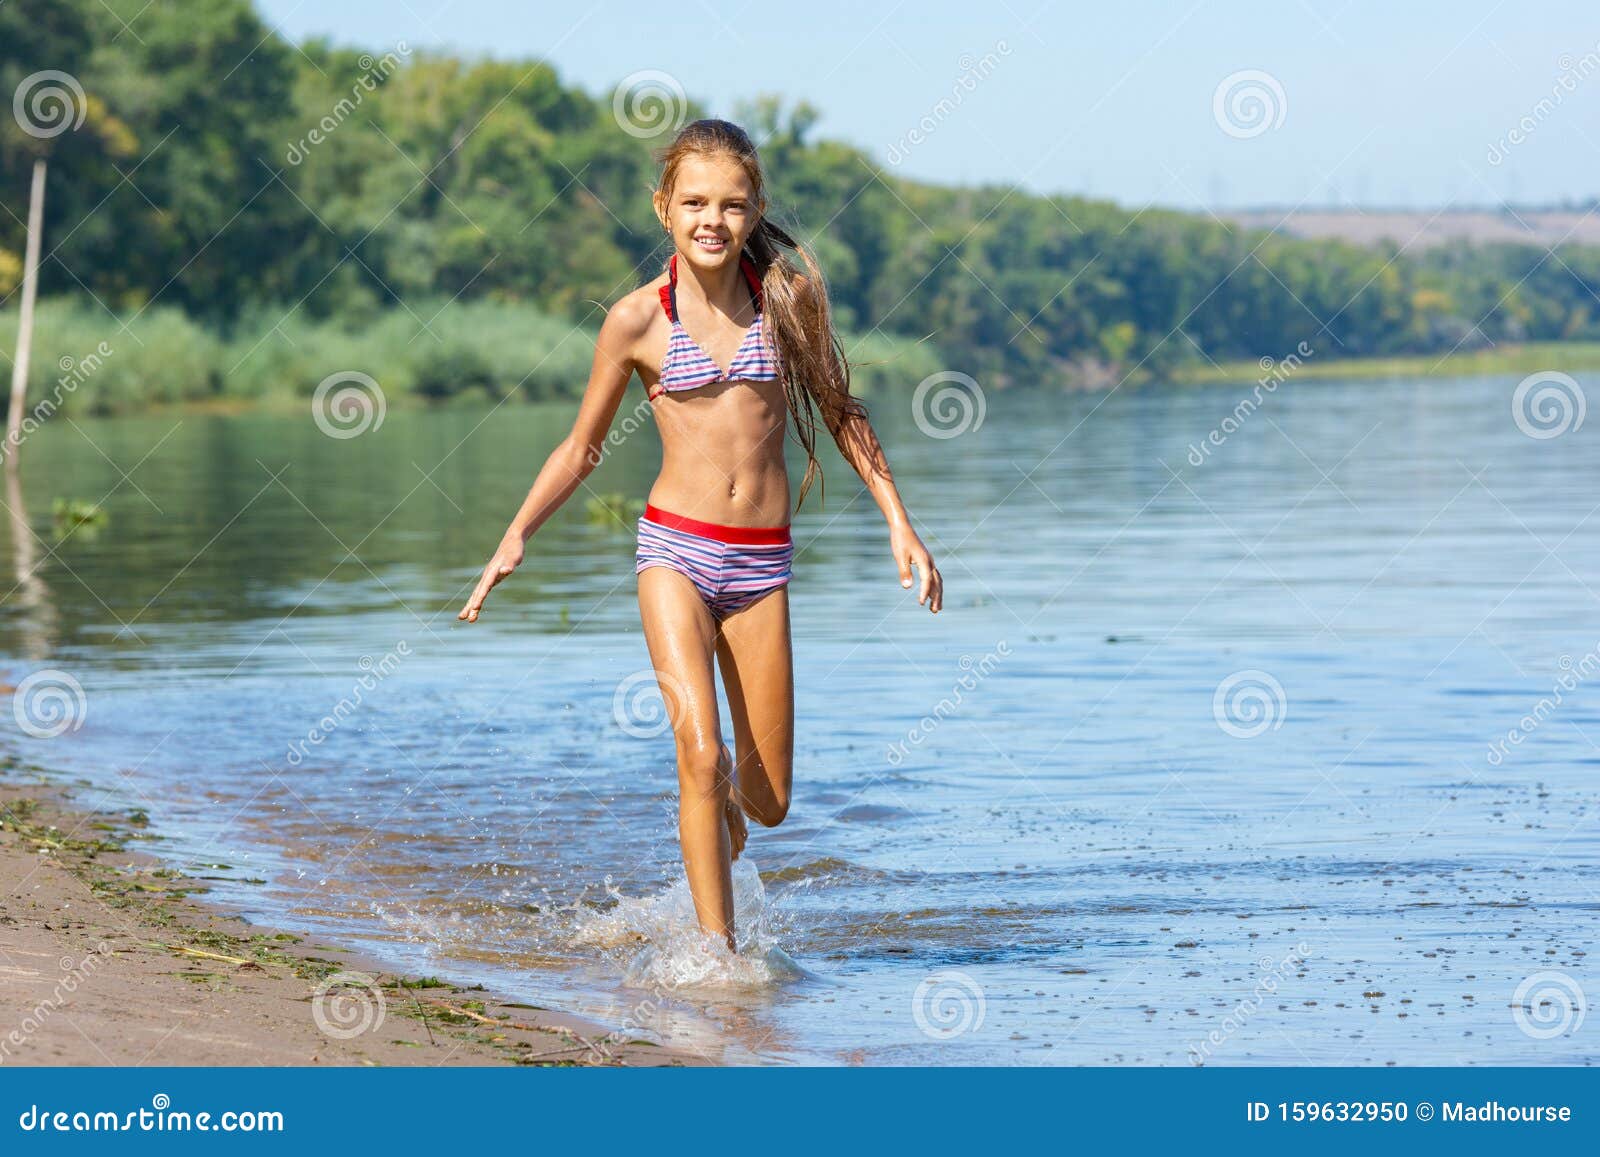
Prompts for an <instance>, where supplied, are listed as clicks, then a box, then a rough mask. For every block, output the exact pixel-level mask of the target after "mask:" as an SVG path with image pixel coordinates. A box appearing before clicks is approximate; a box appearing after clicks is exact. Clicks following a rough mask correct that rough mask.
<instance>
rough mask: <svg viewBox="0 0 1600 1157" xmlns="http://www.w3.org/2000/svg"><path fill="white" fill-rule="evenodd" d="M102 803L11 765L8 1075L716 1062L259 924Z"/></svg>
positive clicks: (2, 850)
mask: <svg viewBox="0 0 1600 1157" xmlns="http://www.w3.org/2000/svg"><path fill="white" fill-rule="evenodd" d="M91 794H92V793H91V792H89V791H87V790H83V791H80V790H78V789H75V788H73V787H71V786H67V785H61V784H56V783H52V782H49V781H48V780H46V779H45V778H44V777H42V776H40V775H39V774H38V773H36V772H32V771H28V770H24V769H21V768H19V767H18V765H17V764H16V763H15V762H14V761H12V760H4V761H0V1065H130V1066H147V1065H452V1066H454V1065H518V1064H521V1065H552V1066H554V1065H560V1066H574V1065H607V1066H638V1065H642V1066H663V1065H665V1066H677V1065H698V1064H704V1063H705V1062H704V1061H703V1060H702V1059H701V1058H699V1057H697V1056H695V1055H694V1054H692V1053H687V1052H680V1051H675V1050H672V1049H668V1048H663V1047H659V1046H656V1045H653V1044H650V1043H648V1042H645V1041H642V1040H638V1039H634V1038H633V1037H632V1036H630V1035H628V1034H615V1035H613V1034H611V1033H609V1031H608V1030H607V1028H606V1027H604V1026H601V1025H598V1024H594V1023H592V1022H589V1021H586V1020H584V1019H582V1018H579V1017H575V1016H571V1015H569V1014H565V1013H562V1012H560V1011H558V1010H553V1009H546V1008H538V1007H534V1006H531V1005H527V1004H518V1003H512V1002H508V1001H505V1000H500V999H497V998H496V996H495V994H493V993H491V992H488V991H486V990H484V989H483V988H482V987H481V986H474V987H464V986H461V985H459V984H455V983H451V982H450V980H449V978H440V977H434V976H429V977H419V976H402V975H398V974H396V973H395V972H393V971H392V970H388V969H385V968H384V967H383V966H382V965H381V964H380V963H378V962H376V961H373V960H371V959H368V958H366V957H363V956H362V955H361V954H359V953H355V952H351V951H349V950H347V949H343V948H340V947H337V946H334V945H329V944H327V943H313V942H311V941H309V940H307V939H305V938H304V937H302V936H301V935H299V934H297V933H295V932H294V931H292V930H283V929H277V928H266V927H262V926H259V925H255V924H251V923H249V922H248V921H246V920H244V919H242V918H241V917H240V916H238V915H237V914H235V913H232V912H230V911H227V910H224V909H223V908H222V907H220V906H218V905H216V904H213V903H210V902H209V901H207V900H205V899H203V898H202V895H203V893H204V891H205V888H206V885H205V883H204V881H203V880H198V879H194V878H191V877H186V876H184V875H182V874H180V873H178V872H176V871H174V870H173V869H170V868H167V867H164V866H163V864H162V863H161V861H160V860H159V859H158V858H156V857H155V856H153V855H151V854H149V853H148V852H146V851H144V850H142V849H140V848H138V847H137V844H138V842H139V841H140V840H141V839H143V840H148V839H150V838H151V837H152V835H153V833H150V832H149V831H148V830H147V828H146V825H145V820H144V817H143V816H142V814H140V813H138V812H131V813H129V812H120V813H119V812H103V811H97V810H94V809H93V808H91V807H89V806H88V805H87V804H86V803H85V802H84V800H85V799H86V798H87V797H89V796H90V795H91Z"/></svg>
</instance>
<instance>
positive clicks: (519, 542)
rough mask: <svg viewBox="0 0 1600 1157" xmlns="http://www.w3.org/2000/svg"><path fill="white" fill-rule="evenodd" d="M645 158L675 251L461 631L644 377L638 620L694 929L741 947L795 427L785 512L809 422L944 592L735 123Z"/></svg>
mask: <svg viewBox="0 0 1600 1157" xmlns="http://www.w3.org/2000/svg"><path fill="white" fill-rule="evenodd" d="M658 159H659V160H660V162H661V164H662V172H661V179H660V183H659V186H658V187H657V189H656V190H655V192H654V195H653V198H652V199H653V202H654V205H655V210H656V216H657V218H658V219H659V220H660V221H661V225H662V228H663V229H665V230H666V232H667V234H668V235H669V236H670V237H671V239H672V246H673V253H672V256H671V257H670V259H669V260H668V261H667V265H666V268H665V269H664V270H663V272H662V273H661V274H660V275H659V276H658V277H656V278H655V279H654V280H653V281H651V282H650V283H648V284H647V285H644V286H642V287H641V288H639V289H636V290H634V291H632V292H631V293H628V294H627V295H625V296H624V297H622V298H621V299H620V300H618V301H617V303H616V304H615V305H614V306H613V307H612V308H611V309H610V310H609V311H608V312H607V314H606V319H605V322H604V323H603V324H602V325H601V327H600V335H599V338H598V340H597V342H596V346H595V355H594V366H593V369H592V370H591V372H590V375H589V384H588V387H587V389H586V391H585V393H584V396H583V401H582V403H581V405H580V406H579V409H578V415H577V418H576V419H575V421H574V422H573V426H572V432H571V433H570V434H568V435H567V437H566V439H565V440H564V441H563V442H562V443H561V444H560V445H558V446H557V447H556V448H555V450H554V451H552V452H551V454H550V456H549V458H548V459H547V460H546V462H545V464H544V467H543V469H541V470H540V472H539V476H538V478H537V479H536V480H535V481H534V483H533V487H532V489H530V490H529V491H528V496H527V498H526V499H525V500H524V501H523V503H522V506H521V508H520V509H519V510H518V511H517V513H516V516H515V517H514V518H513V519H512V520H511V525H510V527H509V528H508V529H507V530H506V533H505V537H504V538H503V539H502V540H501V542H500V546H499V548H498V549H497V550H496V551H495V553H494V557H493V558H491V559H490V560H489V563H488V565H487V566H486V567H484V571H483V577H482V578H480V579H479V580H478V583H477V586H476V587H475V588H474V590H473V592H472V596H471V597H470V598H469V599H468V600H467V603H466V605H465V606H464V607H462V609H461V612H460V614H459V615H458V616H457V618H459V619H465V620H466V621H467V622H476V621H477V618H478V613H479V611H480V610H481V608H482V606H483V601H484V599H485V598H486V597H487V595H488V594H489V592H490V591H491V590H492V589H493V588H494V587H495V586H496V585H497V584H499V583H500V582H501V581H502V580H503V579H505V577H506V576H507V575H509V574H510V573H511V572H512V571H514V570H515V569H516V568H517V566H519V565H520V564H521V562H522V559H523V545H524V543H525V542H526V541H527V539H528V538H529V537H530V536H531V535H532V534H533V533H534V532H535V531H536V530H538V529H539V527H540V526H541V525H543V524H544V522H545V520H546V519H548V518H549V517H550V516H551V515H553V514H554V513H555V512H556V510H557V509H558V508H559V507H560V506H561V504H562V503H563V502H565V501H566V500H567V498H568V497H570V496H571V495H572V493H573V492H574V491H575V490H576V489H577V488H578V486H579V485H581V484H582V483H583V481H584V479H585V478H587V477H588V475H589V474H590V472H591V471H593V470H594V468H595V466H596V465H598V463H599V461H600V458H601V453H602V447H603V445H604V443H605V441H606V436H607V433H608V431H609V430H610V428H611V423H612V419H613V418H614V417H615V416H616V413H617V409H618V407H619V406H620V405H621V404H622V401H623V397H624V395H625V394H626V392H627V388H628V383H629V382H630V381H631V379H632V376H633V375H634V374H635V373H637V374H638V375H639V378H640V380H641V381H642V382H643V384H644V389H645V394H646V396H647V397H648V398H649V399H650V404H651V406H652V408H653V410H654V416H655V422H656V426H657V428H658V429H659V430H660V434H661V444H662V464H661V474H660V476H659V477H657V479H656V481H655V485H654V486H652V487H651V489H650V493H649V496H648V498H647V505H646V507H645V513H644V516H643V517H642V518H641V519H640V520H639V524H638V551H637V556H636V562H635V572H636V573H637V575H638V585H639V614H640V617H641V619H642V620H643V624H644V635H645V642H646V644H647V646H648V647H649V651H650V662H651V666H652V667H653V668H654V669H655V673H656V679H657V682H658V684H659V686H660V689H661V695H662V699H663V701H664V702H665V704H666V710H667V715H668V718H669V719H670V720H671V723H672V730H673V737H674V739H675V741H676V745H677V757H678V836H679V840H680V841H681V843H682V847H683V866H684V871H685V873H686V875H687V877H688V881H689V890H690V893H691V895H692V896H693V897H694V907H695V913H696V916H697V918H698V920H699V923H700V927H701V929H702V930H703V931H705V932H706V933H708V934H710V935H712V936H715V937H721V938H722V939H723V940H724V941H725V942H726V943H727V945H728V948H729V949H730V950H735V949H736V941H735V937H734V932H735V929H734V926H733V884H732V868H731V862H732V860H734V859H736V858H737V857H738V855H739V853H740V851H741V850H742V849H743V847H744V844H745V839H746V836H747V827H746V823H745V819H746V817H749V818H751V819H754V820H755V821H756V822H757V823H759V824H762V825H764V826H766V827H775V826H776V825H778V824H780V823H782V822H783V818H784V816H785V814H787V812H788V810H789V792H790V785H791V781H792V776H793V756H794V670H793V655H792V652H791V649H790V637H789V592H788V581H789V575H790V566H791V562H792V560H793V557H794V540H793V538H792V537H791V535H790V530H789V513H790V512H789V475H788V471H787V470H786V469H785V465H784V455H783V451H784V433H785V430H786V429H787V427H788V422H787V419H788V418H790V417H791V416H792V417H793V419H794V426H795V430H796V431H797V436H798V439H799V441H800V444H801V445H802V446H803V447H804V449H805V452H806V472H805V477H804V479H803V480H802V482H801V484H800V495H799V499H798V501H797V502H796V504H795V509H796V510H798V509H799V507H800V504H801V503H803V502H804V501H805V496H806V492H807V491H808V490H809V489H810V487H811V482H812V479H813V477H819V476H820V474H821V468H820V466H819V465H818V463H817V458H816V454H815V448H816V420H817V417H818V415H819V414H820V416H821V419H822V422H823V424H824V426H825V427H826V429H827V431H828V433H829V434H830V435H831V436H832V437H833V439H834V441H835V442H836V443H837V444H838V446H839V450H840V452H841V454H842V455H843V456H844V458H845V460H846V461H847V462H849V463H850V465H851V466H852V467H853V468H854V469H855V471H856V473H858V474H859V475H860V476H861V479H862V481H863V482H865V483H866V486H867V490H868V492H869V493H871V495H872V498H873V500H874V501H875V502H877V504H878V508H879V509H880V510H881V511H882V512H883V516H884V518H885V519H886V520H887V522H888V527H889V552H890V554H891V555H892V556H893V557H894V560H895V564H896V566H897V567H898V568H899V572H900V583H901V586H903V587H909V586H910V585H911V583H912V568H913V567H915V568H916V571H917V575H918V576H919V578H920V589H919V590H918V592H917V602H918V603H919V604H923V605H926V606H927V608H928V610H929V611H932V612H935V613H937V612H938V611H939V609H940V607H941V606H942V605H943V599H944V584H943V581H942V580H941V578H940V577H939V571H938V568H937V567H935V566H934V564H933V559H932V558H931V557H930V556H929V554H928V549H927V547H925V546H924V545H923V544H922V540H921V539H920V538H919V537H918V536H917V533H916V531H914V530H912V528H911V518H910V516H909V515H908V514H907V513H906V509H905V506H904V504H903V503H902V502H901V501H900V495H899V492H898V491H897V490H896V489H895V485H894V478H893V476H892V475H891V474H890V472H889V465H888V462H887V461H886V460H885V458H884V453H883V447H882V445H881V444H880V443H879V441H878V437H877V435H876V434H875V433H874V432H873V429H872V426H871V424H870V423H869V422H868V420H867V410H866V407H865V406H864V405H862V403H861V401H860V399H858V398H855V397H852V396H851V394H850V369H849V363H848V361H847V360H846V358H845V356H844V348H843V346H842V345H841V343H840V341H839V339H838V336H837V335H836V334H835V332H834V330H833V324H832V320H831V317H830V310H829V303H828V294H827V288H826V285H825V284H824V281H823V277H822V274H821V272H820V271H819V270H818V269H817V265H816V262H815V260H814V259H813V258H812V256H811V254H810V253H808V252H807V251H806V250H805V249H803V248H802V247H801V246H800V245H798V244H797V243H796V242H795V240H794V239H793V238H792V237H790V236H789V235H788V234H787V233H785V232H784V231H783V230H782V229H780V228H779V227H778V226H776V225H774V224H773V223H772V221H771V220H770V219H769V218H768V217H767V207H768V203H767V198H766V193H765V190H764V181H763V179H762V172H761V162H760V159H759V158H758V156H757V155H756V149H755V145H754V144H753V143H752V142H751V140H750V138H749V136H748V135H746V133H745V132H744V130H743V129H741V128H739V127H738V126H737V125H734V124H731V123H729V122H728V121H724V120H699V121H695V122H693V123H692V124H689V125H686V126H685V127H684V128H683V129H682V130H681V131H680V132H679V133H678V135H677V136H676V137H675V138H674V140H673V142H672V144H671V145H670V146H669V147H668V148H667V149H666V150H665V152H664V153H663V154H661V156H660V157H659V158H658ZM791 257H798V259H799V262H800V264H801V265H803V267H804V268H803V269H802V268H798V267H797V266H796V265H795V264H794V263H793V261H792V260H791ZM724 366H726V367H727V368H726V369H724V368H723V367H724ZM824 499H826V486H824ZM713 663H714V664H715V666H716V667H717V668H718V669H720V670H721V672H722V683H723V688H724V690H725V691H726V693H727V698H728V706H729V708H730V711H731V713H732V715H733V734H734V750H733V752H732V753H730V752H729V750H728V747H727V745H726V744H724V743H723V741H722V725H721V721H720V720H719V719H718V718H717V696H716V687H715V684H714V682H713V680H714V675H713Z"/></svg>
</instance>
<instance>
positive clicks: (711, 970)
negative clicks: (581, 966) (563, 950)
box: [572, 855, 805, 990]
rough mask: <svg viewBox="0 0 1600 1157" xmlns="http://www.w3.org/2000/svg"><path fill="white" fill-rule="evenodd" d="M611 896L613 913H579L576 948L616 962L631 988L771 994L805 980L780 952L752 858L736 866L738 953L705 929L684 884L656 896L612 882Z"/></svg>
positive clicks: (679, 882) (675, 884) (679, 881)
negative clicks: (792, 980)
mask: <svg viewBox="0 0 1600 1157" xmlns="http://www.w3.org/2000/svg"><path fill="white" fill-rule="evenodd" d="M606 894H607V896H608V897H609V898H610V899H611V900H612V901H614V903H613V904H612V905H611V906H610V907H609V908H606V909H605V910H603V911H597V910H594V909H585V910H580V911H578V912H577V913H576V914H575V923H574V927H573V930H572V943H573V944H574V945H583V946H588V947H594V948H599V949H601V951H602V952H604V953H605V954H606V955H607V956H610V957H611V958H613V959H614V960H615V961H616V962H617V963H618V964H619V965H620V967H621V969H622V975H623V983H624V984H625V985H627V986H628V987H630V988H665V989H672V990H677V989H681V988H719V989H728V988H735V989H738V988H770V987H772V986H774V985H777V984H779V983H782V982H783V981H784V980H787V979H790V978H793V977H796V976H804V975H805V970H804V969H802V968H801V967H800V966H799V965H798V964H796V963H795V962H794V960H793V959H792V958H791V957H790V956H789V954H788V953H786V952H785V951H783V949H782V948H780V947H779V946H778V943H777V940H776V937H775V936H774V934H773V931H772V929H771V927H770V926H769V923H768V919H767V917H768V908H767V896H766V889H765V888H764V887H763V886H762V883H761V873H760V872H759V871H757V870H756V866H755V864H754V863H752V862H751V859H750V857H749V856H748V855H746V856H742V857H741V858H739V859H738V860H736V861H734V864H733V912H734V916H733V924H734V938H735V940H736V941H737V943H738V945H739V950H738V951H737V952H729V951H728V946H727V945H726V944H725V943H723V942H722V940H721V939H720V938H718V937H715V936H708V935H706V934H705V933H704V932H702V931H701V930H700V924H699V921H698V920H697V919H696V918H695V913H694V898H693V896H692V895H691V894H690V892H689V882H688V880H687V879H685V878H681V877H680V878H679V879H677V880H675V881H673V883H672V884H671V885H670V886H669V887H667V889H666V890H665V891H662V892H659V893H657V894H655V895H653V896H624V895H622V894H621V893H620V892H618V891H617V890H616V889H615V888H614V887H612V885H611V883H610V880H609V878H608V879H607V882H606Z"/></svg>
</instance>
